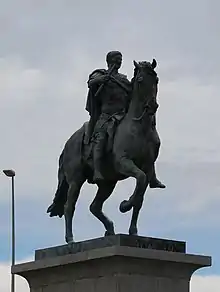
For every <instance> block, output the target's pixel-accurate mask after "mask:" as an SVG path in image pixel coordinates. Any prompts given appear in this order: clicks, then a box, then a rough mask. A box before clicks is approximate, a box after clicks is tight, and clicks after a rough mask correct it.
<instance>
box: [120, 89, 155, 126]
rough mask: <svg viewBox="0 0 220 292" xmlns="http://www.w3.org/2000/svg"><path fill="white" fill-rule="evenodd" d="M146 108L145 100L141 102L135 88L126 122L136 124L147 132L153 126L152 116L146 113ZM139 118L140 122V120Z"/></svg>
mask: <svg viewBox="0 0 220 292" xmlns="http://www.w3.org/2000/svg"><path fill="white" fill-rule="evenodd" d="M144 106H145V101H144V99H142V100H141V98H140V96H138V92H137V90H136V89H135V88H133V90H132V93H131V101H130V105H129V108H128V112H127V114H126V120H127V121H129V122H130V123H136V124H137V126H138V127H139V128H143V130H144V131H147V130H148V129H149V128H150V127H151V125H152V116H149V115H148V114H147V113H146V112H144V111H145V108H144ZM142 115H143V116H142ZM139 118H140V120H138V119H139Z"/></svg>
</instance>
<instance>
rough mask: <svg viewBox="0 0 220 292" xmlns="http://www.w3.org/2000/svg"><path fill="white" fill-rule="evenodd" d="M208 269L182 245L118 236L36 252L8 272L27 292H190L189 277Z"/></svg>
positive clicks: (208, 260) (205, 260)
mask: <svg viewBox="0 0 220 292" xmlns="http://www.w3.org/2000/svg"><path fill="white" fill-rule="evenodd" d="M169 250H177V251H178V252H176V251H169ZM210 265H211V258H210V257H206V256H198V255H190V254H186V253H185V243H183V242H174V241H168V240H163V239H153V238H144V237H137V236H126V235H116V236H111V237H106V238H100V239H94V240H90V241H86V242H81V243H77V244H71V245H65V246H61V247H54V248H49V249H45V250H39V251H36V253H35V261H34V262H29V263H24V264H19V265H16V266H14V267H12V273H14V274H18V275H21V276H23V277H24V278H25V279H27V281H28V283H29V285H30V291H31V292H61V291H62V292H70V291H74V292H103V291H105V292H116V291H117V292H125V291H126V292H137V291H138V292H147V291H149V292H165V291H166V292H188V291H189V282H190V278H191V276H192V274H193V272H194V271H195V270H197V269H199V268H202V267H207V266H210Z"/></svg>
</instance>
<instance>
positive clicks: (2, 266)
mask: <svg viewBox="0 0 220 292" xmlns="http://www.w3.org/2000/svg"><path fill="white" fill-rule="evenodd" d="M30 260H32V259H27V260H23V261H22V262H26V261H30ZM0 275H1V279H4V281H0V291H1V292H10V267H9V265H8V264H6V263H0ZM190 286H191V290H190V291H191V292H207V291H208V292H218V291H219V287H220V276H219V275H210V276H199V275H195V276H193V277H192V279H191V284H190ZM16 291H17V292H28V291H29V285H28V283H27V281H26V280H25V279H23V278H22V277H20V276H16Z"/></svg>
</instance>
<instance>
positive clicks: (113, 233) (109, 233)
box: [105, 231, 115, 236]
mask: <svg viewBox="0 0 220 292" xmlns="http://www.w3.org/2000/svg"><path fill="white" fill-rule="evenodd" d="M111 235H115V232H114V231H111V232H110V231H105V236H111Z"/></svg>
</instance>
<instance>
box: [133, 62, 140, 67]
mask: <svg viewBox="0 0 220 292" xmlns="http://www.w3.org/2000/svg"><path fill="white" fill-rule="evenodd" d="M133 63H134V67H135V68H137V69H140V65H139V64H138V63H137V62H136V61H135V60H134V61H133Z"/></svg>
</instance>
